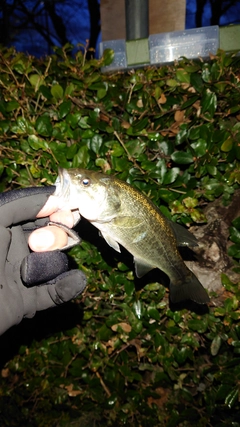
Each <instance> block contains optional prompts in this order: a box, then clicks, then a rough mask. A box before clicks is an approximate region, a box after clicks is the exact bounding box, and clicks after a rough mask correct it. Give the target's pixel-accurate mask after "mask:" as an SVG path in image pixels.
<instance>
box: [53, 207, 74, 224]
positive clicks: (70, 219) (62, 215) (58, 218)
mask: <svg viewBox="0 0 240 427" xmlns="http://www.w3.org/2000/svg"><path fill="white" fill-rule="evenodd" d="M50 221H53V222H60V223H61V224H64V225H66V226H67V227H69V228H72V227H73V226H74V222H75V221H74V216H73V214H72V212H71V211H70V210H69V211H58V212H54V213H52V214H51V215H50Z"/></svg>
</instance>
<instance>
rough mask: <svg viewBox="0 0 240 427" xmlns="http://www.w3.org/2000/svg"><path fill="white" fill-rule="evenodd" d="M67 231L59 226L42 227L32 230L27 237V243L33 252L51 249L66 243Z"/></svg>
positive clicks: (59, 247)
mask: <svg viewBox="0 0 240 427" xmlns="http://www.w3.org/2000/svg"><path fill="white" fill-rule="evenodd" d="M67 242H68V236H67V233H66V232H65V231H64V230H62V229H61V228H59V227H56V226H51V227H42V228H39V229H37V230H35V231H33V232H32V233H31V234H30V236H29V239H28V245H29V247H30V249H31V250H32V251H34V252H45V251H53V250H55V249H61V248H63V247H64V246H66V245H67Z"/></svg>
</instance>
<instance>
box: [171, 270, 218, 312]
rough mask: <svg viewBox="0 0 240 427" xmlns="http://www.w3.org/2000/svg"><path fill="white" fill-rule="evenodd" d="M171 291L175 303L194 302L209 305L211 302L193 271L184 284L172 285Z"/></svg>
mask: <svg viewBox="0 0 240 427" xmlns="http://www.w3.org/2000/svg"><path fill="white" fill-rule="evenodd" d="M169 290H170V299H171V301H172V302H173V303H178V302H181V301H185V300H192V301H195V302H196V303H198V304H207V303H208V302H209V301H210V299H209V296H208V294H207V292H206V290H205V289H204V287H203V286H202V284H201V283H200V282H199V280H198V279H197V277H196V276H195V275H194V274H193V273H192V272H191V271H189V275H187V277H186V279H185V280H184V281H183V282H182V283H180V284H174V283H170V287H169Z"/></svg>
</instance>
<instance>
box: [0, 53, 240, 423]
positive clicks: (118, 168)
mask: <svg viewBox="0 0 240 427" xmlns="http://www.w3.org/2000/svg"><path fill="white" fill-rule="evenodd" d="M70 50H71V46H66V47H65V48H63V49H56V50H55V54H54V55H53V56H51V57H47V58H45V59H42V60H37V59H35V58H33V57H29V56H24V55H23V54H21V53H16V52H15V51H14V50H12V49H10V50H5V49H2V51H1V54H0V88H1V93H0V148H1V157H0V174H1V184H0V190H1V191H4V190H5V189H13V188H16V187H18V186H21V187H24V186H32V185H45V184H51V183H53V182H54V180H55V179H56V176H57V168H58V167H59V166H61V167H66V168H71V167H84V168H88V169H98V170H102V171H104V172H107V173H109V174H117V176H118V177H119V178H121V179H123V180H126V181H128V182H129V183H130V184H132V185H134V186H136V187H137V188H138V189H140V190H141V191H143V192H144V193H145V194H147V195H148V196H149V197H150V198H151V199H152V200H153V201H154V203H156V204H157V205H158V206H159V207H160V209H161V211H162V212H163V213H164V214H165V215H166V216H167V217H169V218H172V219H173V221H177V222H179V223H182V224H185V225H190V224H195V225H197V224H201V223H204V222H205V221H206V219H205V216H204V213H203V207H204V206H205V205H206V204H207V203H209V202H211V201H213V200H214V199H215V198H218V197H220V196H221V197H222V202H223V203H224V204H225V205H227V204H228V203H229V202H230V200H231V196H232V194H233V193H234V191H235V190H236V189H238V188H239V184H240V167H239V164H240V75H239V65H240V58H239V57H237V56H236V57H232V56H229V55H226V54H225V53H224V52H219V54H218V55H217V56H215V57H212V58H211V59H210V60H209V61H208V62H205V61H190V60H187V59H182V60H181V61H179V62H178V63H176V64H174V65H171V66H161V67H158V68H156V67H150V68H146V69H137V70H132V71H129V72H127V73H123V72H116V73H114V74H111V75H107V74H102V73H101V66H102V65H103V64H107V63H109V61H110V60H111V55H112V52H111V51H106V52H105V57H104V58H103V59H101V60H90V61H86V59H85V55H84V54H82V53H78V54H77V55H76V57H75V58H73V57H71V56H70V54H69V53H68V51H70ZM78 231H79V234H80V235H81V236H82V238H83V242H82V243H81V245H80V246H78V247H75V248H73V249H72V250H71V252H70V254H71V257H72V259H73V262H74V263H77V264H78V266H79V268H81V269H82V270H83V271H84V272H85V273H86V275H87V277H88V288H87V290H86V292H85V293H84V295H83V297H82V299H79V300H77V301H75V302H74V303H71V304H70V305H67V306H66V307H64V308H59V309H56V310H53V311H51V312H50V313H49V312H46V313H40V314H39V315H37V316H36V318H35V319H33V320H31V321H26V322H25V323H24V322H23V324H22V325H21V326H19V327H18V329H17V328H16V329H13V330H12V331H10V332H9V334H7V338H6V337H4V339H2V344H1V349H2V351H1V353H3V355H2V359H3V360H4V361H5V362H6V364H5V365H3V366H2V367H3V369H2V376H1V379H0V396H1V399H0V425H1V426H11V427H14V426H31V427H34V426H42V427H47V426H59V427H60V426H61V427H62V426H71V425H72V426H83V427H84V426H123V425H127V426H136V427H138V426H141V427H148V426H149V425H152V426H166V427H175V426H189V427H190V426H191V427H192V425H193V423H194V425H195V426H199V427H200V426H225V425H226V426H229V425H232V426H235V427H236V426H239V425H240V416H239V413H240V402H239V399H240V395H239V384H240V357H239V353H240V326H239V319H240V307H239V296H240V286H239V283H235V284H234V283H232V282H231V281H230V280H229V279H228V277H226V276H225V275H222V282H223V285H224V286H225V294H224V295H223V298H222V303H221V304H220V299H218V298H216V300H217V301H218V305H214V304H213V303H212V304H211V306H210V308H209V312H204V311H203V310H200V311H199V310H196V307H195V309H194V310H193V309H189V308H191V307H188V308H186V307H185V308H181V309H180V308H179V309H178V310H176V308H174V307H171V306H169V301H168V290H167V287H166V286H164V284H162V283H159V282H158V280H159V278H158V275H157V274H155V273H153V274H152V276H150V279H149V281H148V283H145V282H143V283H140V284H139V286H138V287H137V288H136V284H135V282H134V275H133V270H132V262H131V259H130V260H129V258H128V256H127V254H125V253H123V255H122V256H121V255H120V256H119V255H118V254H117V253H115V252H114V251H112V250H111V249H110V248H106V244H105V243H104V242H103V241H101V239H100V238H99V237H98V235H97V232H96V231H95V230H93V229H91V227H90V226H89V225H88V224H87V223H86V222H84V221H82V223H80V225H79V229H78ZM229 233H230V238H231V240H232V242H233V245H232V247H231V248H230V255H231V256H233V257H234V259H235V264H236V270H238V271H239V258H240V255H239V254H240V221H239V219H236V220H235V221H234V223H233V224H232V227H231V229H230V231H229ZM219 274H220V273H219ZM143 284H144V285H145V286H143ZM212 297H213V299H214V297H216V295H212ZM16 336H17V337H18V338H16ZM11 340H13V342H15V346H14V345H11V343H10V341H11ZM9 343H10V344H9ZM8 351H9V353H8ZM4 352H5V356H4ZM6 359H7V360H6Z"/></svg>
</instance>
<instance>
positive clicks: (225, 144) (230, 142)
mask: <svg viewBox="0 0 240 427" xmlns="http://www.w3.org/2000/svg"><path fill="white" fill-rule="evenodd" d="M232 147H233V140H232V138H231V137H229V138H228V139H226V141H224V142H223V144H222V145H221V150H222V151H224V152H228V151H231V149H232Z"/></svg>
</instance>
